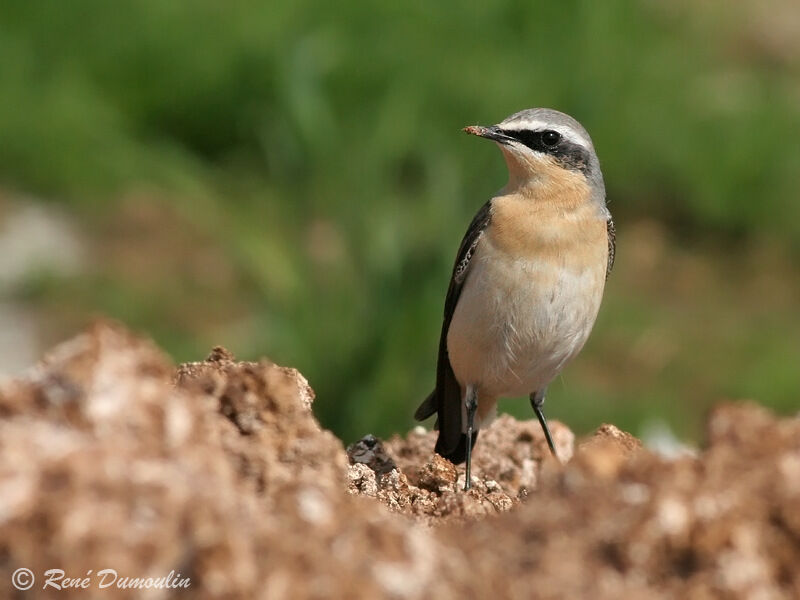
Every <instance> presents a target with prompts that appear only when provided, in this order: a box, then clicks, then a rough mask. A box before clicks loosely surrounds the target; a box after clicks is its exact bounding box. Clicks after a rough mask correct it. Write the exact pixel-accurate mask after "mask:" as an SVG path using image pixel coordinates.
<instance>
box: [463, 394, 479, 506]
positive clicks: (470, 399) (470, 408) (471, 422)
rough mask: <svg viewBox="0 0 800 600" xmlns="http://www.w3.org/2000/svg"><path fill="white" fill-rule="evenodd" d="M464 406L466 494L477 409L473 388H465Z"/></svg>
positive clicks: (476, 395)
mask: <svg viewBox="0 0 800 600" xmlns="http://www.w3.org/2000/svg"><path fill="white" fill-rule="evenodd" d="M464 405H465V406H466V407H467V472H466V478H465V479H464V491H465V492H466V491H467V490H468V489H469V488H470V487H471V486H472V432H473V428H474V426H475V411H476V410H477V408H478V392H477V391H476V390H475V387H474V386H471V385H468V386H467V392H466V394H464Z"/></svg>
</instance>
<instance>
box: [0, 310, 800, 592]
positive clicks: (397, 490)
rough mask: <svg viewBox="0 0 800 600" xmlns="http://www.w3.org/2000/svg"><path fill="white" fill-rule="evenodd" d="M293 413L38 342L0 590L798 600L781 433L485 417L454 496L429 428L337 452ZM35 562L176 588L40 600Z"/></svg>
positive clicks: (794, 511) (139, 349)
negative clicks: (697, 444)
mask: <svg viewBox="0 0 800 600" xmlns="http://www.w3.org/2000/svg"><path fill="white" fill-rule="evenodd" d="M313 399H314V392H313V391H312V389H311V388H310V387H309V385H308V383H307V382H306V380H305V379H304V378H303V376H302V375H301V374H300V373H298V372H297V371H295V370H293V369H289V368H283V367H278V366H276V365H274V364H272V363H270V362H268V361H262V362H257V363H254V362H238V361H236V360H235V359H234V358H233V357H232V356H231V355H230V354H229V353H227V352H226V351H225V350H223V349H221V348H216V349H214V350H213V351H212V352H211V354H210V356H209V357H208V358H207V359H206V360H205V361H203V362H197V363H190V364H184V365H180V366H178V367H177V368H176V367H174V366H173V365H171V363H170V362H169V360H168V359H167V358H166V357H165V356H164V355H163V353H162V352H161V351H160V350H159V349H158V348H156V347H155V346H154V345H153V344H152V343H151V342H149V341H148V340H145V339H142V338H139V337H137V336H134V335H132V334H130V333H129V332H127V331H126V330H125V329H124V328H122V327H121V326H119V325H115V324H108V323H100V324H97V325H95V326H94V327H92V328H91V329H90V330H89V331H87V332H86V333H84V334H82V335H80V336H78V337H76V338H74V339H72V340H70V341H68V342H66V343H64V344H62V345H60V346H58V347H56V348H54V349H53V350H52V351H51V352H50V353H49V354H48V355H47V356H46V358H45V359H44V360H43V361H42V363H41V364H39V365H37V366H36V367H34V368H32V369H31V370H30V371H29V372H28V373H27V374H26V375H25V376H24V377H21V378H19V379H16V380H13V381H7V382H4V383H3V384H2V385H1V386H0V597H2V598H6V597H8V598H12V597H18V598H36V597H42V598H50V597H58V598H69V597H76V598H78V597H80V598H92V597H97V598H112V597H146V598H164V597H173V596H175V597H192V598H194V597H197V598H212V597H213V598H276V599H278V598H287V599H289V598H291V599H295V598H362V597H364V598H443V599H449V598H453V599H455V598H458V599H464V598H584V597H586V598H763V599H768V598H797V597H800V419H797V418H783V419H780V418H777V417H775V416H774V415H772V414H770V413H768V412H767V411H765V410H764V409H762V408H760V407H758V406H756V405H752V404H744V405H723V406H719V407H718V408H717V409H716V410H714V411H713V412H712V413H711V414H710V415H709V417H708V422H707V433H706V441H705V446H704V447H703V448H702V449H701V450H700V451H699V452H698V455H697V456H684V457H681V458H679V459H673V460H667V459H664V458H661V457H659V456H656V455H654V454H653V453H651V452H649V451H648V450H646V449H643V448H642V446H641V444H640V443H639V441H638V440H636V439H635V438H633V437H632V436H630V435H629V434H626V433H624V432H622V431H620V430H619V429H617V428H616V427H614V426H613V425H604V426H603V427H601V428H600V429H599V430H598V431H597V432H596V433H595V434H594V435H593V436H591V437H589V438H587V439H584V440H578V441H577V442H576V441H575V439H574V436H573V435H572V433H571V432H570V431H569V429H567V428H566V427H565V426H563V425H561V424H558V423H554V424H553V427H554V435H555V437H556V441H557V445H558V452H559V456H560V459H561V462H559V461H556V460H554V459H552V458H550V457H549V455H548V452H547V447H546V445H545V443H544V440H543V438H542V434H541V432H540V430H539V427H538V424H537V423H536V422H535V421H525V422H519V421H516V420H514V419H512V418H510V417H502V418H500V419H499V420H498V421H497V422H496V423H495V424H494V425H493V426H492V427H491V428H489V429H488V430H487V431H485V432H483V433H482V434H481V440H480V443H479V444H478V446H477V449H476V454H475V469H474V471H475V472H474V474H473V475H474V481H473V488H472V490H470V491H469V492H466V493H465V492H463V491H461V487H462V485H463V477H464V473H463V468H460V467H459V468H456V467H454V466H453V465H452V464H450V463H448V462H447V461H445V460H443V459H441V458H439V457H437V456H436V455H434V453H433V443H434V439H435V434H433V433H431V432H426V431H424V430H422V429H416V430H414V431H412V432H410V433H408V434H407V435H406V436H404V437H400V436H397V437H394V438H392V439H390V440H387V441H381V440H379V439H377V438H374V437H372V436H365V438H363V439H362V440H360V441H359V442H357V443H356V444H353V445H352V446H351V447H350V448H349V449H345V448H344V447H343V445H342V443H341V442H340V441H339V440H338V439H337V438H336V437H335V436H333V435H332V434H331V433H330V432H328V431H325V430H323V429H322V428H321V427H320V426H319V424H318V423H317V421H316V420H315V418H314V416H313ZM562 463H563V464H562ZM21 567H25V568H28V569H30V570H31V571H32V572H33V574H34V575H35V576H36V577H37V578H38V579H37V584H36V585H34V586H33V588H32V589H30V590H29V591H26V592H21V591H17V590H15V589H14V588H13V587H12V586H11V577H12V573H14V572H15V571H16V570H17V569H19V568H21ZM52 568H59V569H63V570H64V571H65V573H67V574H68V575H70V576H73V577H82V576H84V574H86V573H87V572H89V571H90V570H91V571H93V572H96V571H98V570H100V569H104V568H113V569H115V570H116V571H117V572H118V573H119V574H120V576H123V575H124V576H129V577H148V576H152V577H158V576H164V575H166V574H168V573H169V572H170V571H174V572H175V573H176V574H177V573H179V574H180V577H182V578H189V579H190V582H191V583H190V586H189V587H188V589H187V588H183V589H179V590H169V591H166V590H152V589H151V590H137V591H131V590H121V589H119V588H117V587H113V586H112V587H110V588H107V589H103V590H99V589H97V586H96V583H95V584H93V587H90V589H87V590H81V589H77V590H75V589H70V590H62V591H59V592H54V591H52V590H42V589H41V578H42V574H43V573H44V572H45V571H46V570H47V569H52Z"/></svg>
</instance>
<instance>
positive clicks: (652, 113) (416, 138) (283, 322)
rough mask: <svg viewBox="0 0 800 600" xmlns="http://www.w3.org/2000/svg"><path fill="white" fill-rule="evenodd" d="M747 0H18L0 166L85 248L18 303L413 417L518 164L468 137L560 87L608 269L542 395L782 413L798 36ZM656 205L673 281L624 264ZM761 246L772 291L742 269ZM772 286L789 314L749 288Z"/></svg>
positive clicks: (797, 177)
mask: <svg viewBox="0 0 800 600" xmlns="http://www.w3.org/2000/svg"><path fill="white" fill-rule="evenodd" d="M758 7H759V5H757V4H755V3H753V4H743V5H742V6H741V7H739V8H738V9H736V10H734V9H731V8H730V7H729V6H728V5H727V4H724V3H721V2H719V3H710V4H707V5H704V6H703V7H702V8H697V7H694V5H693V4H689V3H685V4H684V3H670V4H669V6H667V5H664V6H662V5H661V4H658V3H650V2H643V1H634V0H612V1H610V2H603V3H598V2H590V1H588V0H585V1H568V2H561V3H552V2H544V1H541V2H515V1H508V0H506V1H501V2H496V3H491V4H486V3H477V2H467V3H453V2H444V3H438V4H430V3H428V4H422V3H406V4H403V5H392V4H391V3H388V4H387V3H368V2H364V1H363V0H355V1H351V2H346V3H339V4H330V3H321V2H308V1H305V2H303V1H301V2H292V3H290V2H269V3H264V2H254V1H250V2H248V1H241V2H234V3H228V4H224V5H223V4H220V3H217V2H209V1H198V0H195V1H193V2H187V1H184V2H180V1H176V2H160V1H156V0H139V1H136V2H134V1H124V0H123V1H120V2H115V3H108V2H100V1H96V0H91V1H90V0H76V1H74V2H70V3H63V2H55V1H50V2H38V3H10V2H7V3H3V4H2V5H0V54H2V56H3V65H4V67H3V69H0V181H2V185H3V186H4V187H5V188H7V189H15V190H18V191H21V192H25V193H33V194H36V195H37V196H38V197H39V198H40V199H41V201H42V202H51V203H58V204H61V205H63V206H65V207H66V208H67V209H68V210H69V211H70V212H72V213H74V214H75V215H76V217H77V219H78V221H79V222H80V223H82V225H83V228H84V231H85V233H86V235H87V238H88V239H89V240H90V242H89V243H90V244H91V245H92V248H93V249H94V251H95V252H96V259H95V260H94V261H93V262H92V266H91V268H90V269H89V270H88V271H87V272H84V273H83V274H81V275H78V276H75V277H71V278H70V279H69V280H66V281H65V280H63V279H59V278H58V277H55V278H53V277H51V278H47V277H44V278H38V279H36V281H35V282H33V283H31V284H30V285H27V286H23V288H22V289H18V290H11V291H9V292H8V294H12V295H14V294H15V295H16V297H17V298H18V299H20V301H23V300H24V301H25V302H27V303H29V304H30V305H31V306H34V307H37V308H38V310H39V311H40V313H41V314H43V315H47V321H46V323H47V324H48V334H47V335H48V337H51V338H52V337H57V336H60V335H67V334H68V333H69V331H71V329H72V328H74V327H76V326H77V325H78V324H79V323H81V322H83V321H84V320H85V319H86V318H87V315H89V314H94V313H105V314H109V315H111V316H114V317H117V318H120V319H122V320H124V321H126V322H128V323H130V324H131V325H132V326H134V327H136V328H138V329H140V330H142V331H145V332H148V333H150V334H152V335H153V336H155V338H156V339H157V340H158V341H159V342H160V343H161V344H163V345H164V346H165V347H166V348H167V349H168V350H169V351H170V352H171V353H172V354H173V355H174V356H175V357H176V359H177V360H185V359H196V358H197V357H198V356H200V355H202V354H204V353H205V352H207V350H208V349H209V348H210V347H211V346H212V345H214V344H223V345H226V346H228V347H229V348H230V349H231V350H232V351H234V352H235V353H236V354H238V355H239V356H242V357H246V358H253V357H256V356H259V355H268V356H271V357H272V358H273V359H275V360H276V361H279V362H281V363H284V364H291V365H295V366H297V367H299V368H300V369H301V370H302V371H303V372H304V373H305V374H306V375H307V376H308V377H309V379H310V380H311V382H312V384H313V386H314V387H315V389H316V390H317V393H318V404H317V411H318V413H319V415H320V418H321V420H322V421H323V423H324V424H325V425H326V426H328V427H330V428H332V429H333V430H334V431H336V432H337V433H338V434H339V435H341V436H343V437H344V438H345V439H347V440H350V439H353V438H354V437H358V436H360V435H362V434H363V433H365V432H367V431H372V432H374V433H376V434H382V435H386V434H387V433H389V432H391V431H396V430H403V429H405V428H407V427H408V426H409V425H410V424H411V421H410V414H411V412H412V410H413V408H414V407H415V405H416V404H417V403H418V401H419V400H420V399H421V398H422V397H423V396H424V395H425V394H426V393H427V392H428V391H429V388H430V386H431V385H432V382H433V372H434V362H435V354H436V344H437V340H438V331H439V326H440V317H441V306H442V301H443V296H444V293H445V289H446V285H447V278H448V276H449V270H450V267H451V262H452V259H453V253H454V251H455V248H456V246H457V244H458V241H459V240H460V237H461V235H462V233H463V230H464V228H465V227H466V225H467V223H468V222H469V220H470V218H471V216H472V214H473V212H474V211H475V210H476V209H477V207H478V206H480V205H481V204H482V203H483V202H484V201H485V199H486V198H487V197H489V195H490V194H491V193H492V192H493V191H494V190H496V189H498V188H499V187H501V186H502V185H503V183H504V177H505V173H504V165H503V163H502V160H501V158H500V156H499V153H498V152H497V150H496V149H495V148H493V147H492V146H491V145H490V144H484V143H481V142H480V141H478V140H476V139H471V138H467V137H466V136H464V135H463V134H461V133H460V132H459V129H460V128H461V127H463V126H464V125H466V124H472V123H476V122H480V123H491V122H496V121H499V120H500V119H502V118H503V117H505V116H506V115H507V114H509V113H511V112H513V111H516V110H519V109H522V108H526V107H529V106H536V105H538V106H552V107H556V108H559V109H562V110H564V111H566V112H569V113H572V114H574V115H575V116H576V117H578V118H579V119H580V120H581V121H582V122H583V123H584V124H585V125H586V127H587V129H589V131H590V132H591V133H592V135H593V138H594V141H595V146H596V148H597V150H598V153H599V155H600V157H601V161H602V164H603V170H604V174H605V178H606V184H607V187H608V192H609V199H610V201H611V204H610V206H611V208H612V210H613V212H614V214H615V216H616V220H617V223H618V229H619V231H620V246H619V261H620V262H619V265H618V272H617V273H615V275H614V277H612V279H611V280H610V284H609V286H610V287H609V292H608V299H607V302H606V304H605V306H604V308H603V311H602V313H601V317H600V322H599V324H598V327H597V331H596V333H595V335H594V336H593V338H592V340H590V343H589V346H588V347H587V349H586V352H585V353H584V355H583V356H582V357H581V358H580V359H579V361H578V362H577V363H576V364H575V366H573V367H572V368H570V369H569V370H568V371H567V372H566V373H565V374H564V376H563V383H561V382H560V381H559V382H556V383H555V384H554V386H553V389H552V390H551V400H550V403H549V408H548V410H549V411H550V412H551V413H552V414H553V415H554V416H557V417H559V418H563V419H564V420H566V421H567V422H569V423H570V424H571V425H573V426H574V427H576V428H577V429H578V430H581V431H585V430H587V429H590V428H592V427H593V426H595V425H596V424H597V423H598V422H600V421H614V422H616V423H618V424H622V425H625V426H628V427H630V428H633V429H636V428H637V427H638V425H639V424H640V423H641V422H643V421H644V420H647V419H648V418H650V417H651V416H653V415H661V416H664V417H665V418H667V419H669V420H670V422H671V423H672V424H673V425H675V426H676V428H677V429H678V431H679V432H681V433H682V434H685V435H690V436H694V435H696V434H697V432H698V422H699V415H700V414H701V413H702V410H704V407H705V406H707V404H708V403H709V402H712V401H716V400H717V399H720V398H723V397H727V396H730V397H742V396H752V397H755V398H757V399H759V400H760V401H762V402H764V403H766V404H769V405H772V406H776V407H779V408H781V409H782V410H792V409H793V407H796V406H797V400H796V394H797V392H798V391H799V390H798V388H800V386H798V378H797V375H796V367H795V365H796V364H797V359H798V348H797V344H796V343H795V342H794V341H793V340H797V339H800V336H798V335H797V333H798V328H799V327H800V326H799V325H798V319H800V317H798V316H797V315H796V309H795V307H796V305H797V303H796V300H797V298H798V296H797V294H798V292H797V288H796V287H792V284H791V281H793V280H796V278H797V274H798V272H797V269H796V268H795V267H794V264H795V263H796V258H797V256H798V252H800V203H798V202H797V195H798V190H800V143H798V142H797V140H795V137H796V136H793V135H792V133H791V132H796V131H800V109H798V106H799V105H798V103H797V85H796V82H797V80H798V75H800V73H798V71H799V70H800V69H799V67H798V61H797V60H796V56H797V50H798V45H797V44H795V45H794V46H791V44H790V45H789V46H788V47H786V48H785V50H784V54H780V52H779V51H778V50H775V49H774V48H772V47H768V46H765V45H763V44H760V43H759V40H760V39H761V38H760V37H759V35H761V33H760V31H759V30H757V29H756V27H757V25H754V24H753V23H754V22H755V23H758V22H759V21H758V20H756V21H754V20H753V19H752V13H753V11H754V10H756V11H757V10H759V8H758ZM762 10H763V9H762ZM773 17H774V16H773ZM790 41H791V40H790ZM792 48H793V50H792ZM645 219H646V220H647V222H650V221H654V222H657V223H659V224H660V225H659V226H658V228H657V231H659V232H661V235H663V237H664V239H665V240H666V241H665V242H664V243H665V248H666V249H667V250H664V248H662V249H661V250H660V252H661V254H660V255H658V256H661V257H663V256H669V254H670V252H669V251H668V250H670V249H673V248H674V249H677V251H678V252H680V253H683V254H685V255H687V260H686V261H684V262H682V263H680V264H678V265H667V266H669V267H670V268H671V269H672V270H671V271H669V273H662V272H661V271H658V270H657V269H659V268H662V267H664V265H661V264H660V263H657V262H656V263H653V264H651V265H650V266H648V264H646V263H642V261H641V260H640V259H641V256H638V255H637V254H636V253H638V252H644V253H646V252H648V251H650V250H652V249H650V250H648V248H649V247H648V246H647V245H646V244H644V245H643V244H642V243H641V240H638V238H635V236H633V234H632V233H631V232H632V231H633V230H635V228H636V227H638V225H637V224H638V223H642V222H644V221H643V220H645ZM640 237H641V236H640ZM645 237H647V236H645ZM154 240H155V241H154ZM763 240H771V241H770V243H769V244H767V243H764V242H763ZM773 245H774V246H776V247H778V248H779V252H785V253H787V256H788V257H789V258H788V259H785V260H783V261H782V262H776V260H777V259H775V257H774V256H773V255H769V256H767V257H766V259H765V261H766V263H764V264H768V265H774V264H777V265H778V266H779V267H780V270H779V274H778V275H776V278H777V283H775V282H773V283H774V285H768V284H764V283H763V282H762V281H761V280H760V279H758V270H759V268H760V266H759V265H758V264H750V263H749V262H748V265H749V266H748V269H749V270H747V271H745V272H741V271H739V270H737V268H736V266H735V265H736V264H738V263H737V261H738V262H741V261H747V259H748V256H749V255H750V252H751V250H752V249H753V248H761V247H767V248H771V247H772V246H773ZM629 261H630V262H629ZM637 261H638V262H637ZM640 263H641V264H640ZM142 264H144V266H145V268H142ZM697 265H701V266H702V268H703V269H706V270H707V271H710V272H711V274H712V275H714V277H712V278H711V280H712V281H713V282H714V284H713V285H711V284H709V285H703V284H701V283H700V284H698V282H702V281H703V280H702V279H696V278H695V279H693V277H695V275H694V271H693V270H692V269H694V268H696V267H697ZM732 265H733V266H732ZM148 266H151V267H152V268H147V267H148ZM664 268H666V267H664ZM771 268H772V267H770V269H771ZM775 268H778V267H775ZM720 269H723V270H725V272H726V273H727V276H720V275H718V270H720ZM681 278H689V280H688V283H687V282H686V281H683V280H682V279H681ZM786 280H788V281H786ZM762 284H763V285H766V287H765V288H764V289H765V290H766V293H767V294H772V293H773V292H774V290H775V289H780V290H783V291H782V292H781V293H783V294H784V295H786V296H787V297H788V298H790V299H791V300H792V301H794V304H792V302H788V303H784V304H781V305H779V306H771V304H770V303H772V302H773V300H774V299H773V298H771V297H766V298H751V299H750V300H751V301H748V302H743V301H739V300H737V298H738V297H739V296H742V295H745V296H746V295H747V294H746V293H744V292H743V288H742V286H746V287H745V291H746V290H747V289H750V288H753V287H754V286H755V288H754V289H759V288H758V285H762ZM676 286H684V287H679V289H676ZM686 286H688V287H686ZM692 286H694V288H692ZM634 349H635V350H634ZM508 406H510V407H512V408H514V407H515V404H514V403H508ZM516 409H518V410H519V411H520V412H519V413H518V414H528V413H527V410H528V407H527V404H525V403H519V402H518V403H516V407H515V410H516Z"/></svg>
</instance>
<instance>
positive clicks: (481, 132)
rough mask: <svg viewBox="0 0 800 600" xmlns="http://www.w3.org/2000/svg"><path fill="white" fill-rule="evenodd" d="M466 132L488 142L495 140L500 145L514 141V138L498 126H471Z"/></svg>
mask: <svg viewBox="0 0 800 600" xmlns="http://www.w3.org/2000/svg"><path fill="white" fill-rule="evenodd" d="M464 131H465V132H466V133H469V134H470V135H477V136H478V137H482V138H486V139H487V140H493V141H495V142H498V143H500V144H508V143H509V142H512V141H514V138H512V137H511V136H509V135H507V134H506V133H505V132H504V131H503V130H502V129H500V128H499V127H498V126H497V125H492V126H491V127H484V126H483V125H470V126H469V127H464Z"/></svg>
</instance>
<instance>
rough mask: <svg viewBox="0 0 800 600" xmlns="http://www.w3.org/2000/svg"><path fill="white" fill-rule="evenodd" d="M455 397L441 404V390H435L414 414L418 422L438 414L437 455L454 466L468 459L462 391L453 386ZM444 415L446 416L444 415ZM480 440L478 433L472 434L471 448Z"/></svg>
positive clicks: (435, 426) (436, 426) (436, 425)
mask: <svg viewBox="0 0 800 600" xmlns="http://www.w3.org/2000/svg"><path fill="white" fill-rule="evenodd" d="M451 388H452V389H451V391H452V392H453V394H451V395H452V396H454V397H453V398H450V399H449V400H450V401H449V402H442V403H441V408H440V402H439V398H438V392H439V389H438V388H436V389H434V390H433V391H432V392H431V393H430V394H429V395H428V397H427V398H425V400H423V401H422V404H420V405H419V408H417V411H416V412H415V413H414V418H415V419H416V420H417V421H424V420H425V419H427V418H428V417H431V416H433V415H434V414H435V413H438V416H437V418H436V424H435V425H434V429H437V430H439V438H438V439H437V440H436V448H435V451H436V454H438V455H439V456H442V457H443V458H446V459H447V460H449V461H450V462H451V463H453V464H454V465H459V464H461V463H463V462H464V461H465V460H466V459H467V435H466V434H465V433H462V430H461V403H460V397H461V395H460V391H459V388H458V387H457V384H456V385H455V386H451ZM443 413H444V414H443ZM477 439H478V431H477V430H476V431H474V432H473V434H472V440H470V444H471V447H474V446H475V441H476V440H477Z"/></svg>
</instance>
